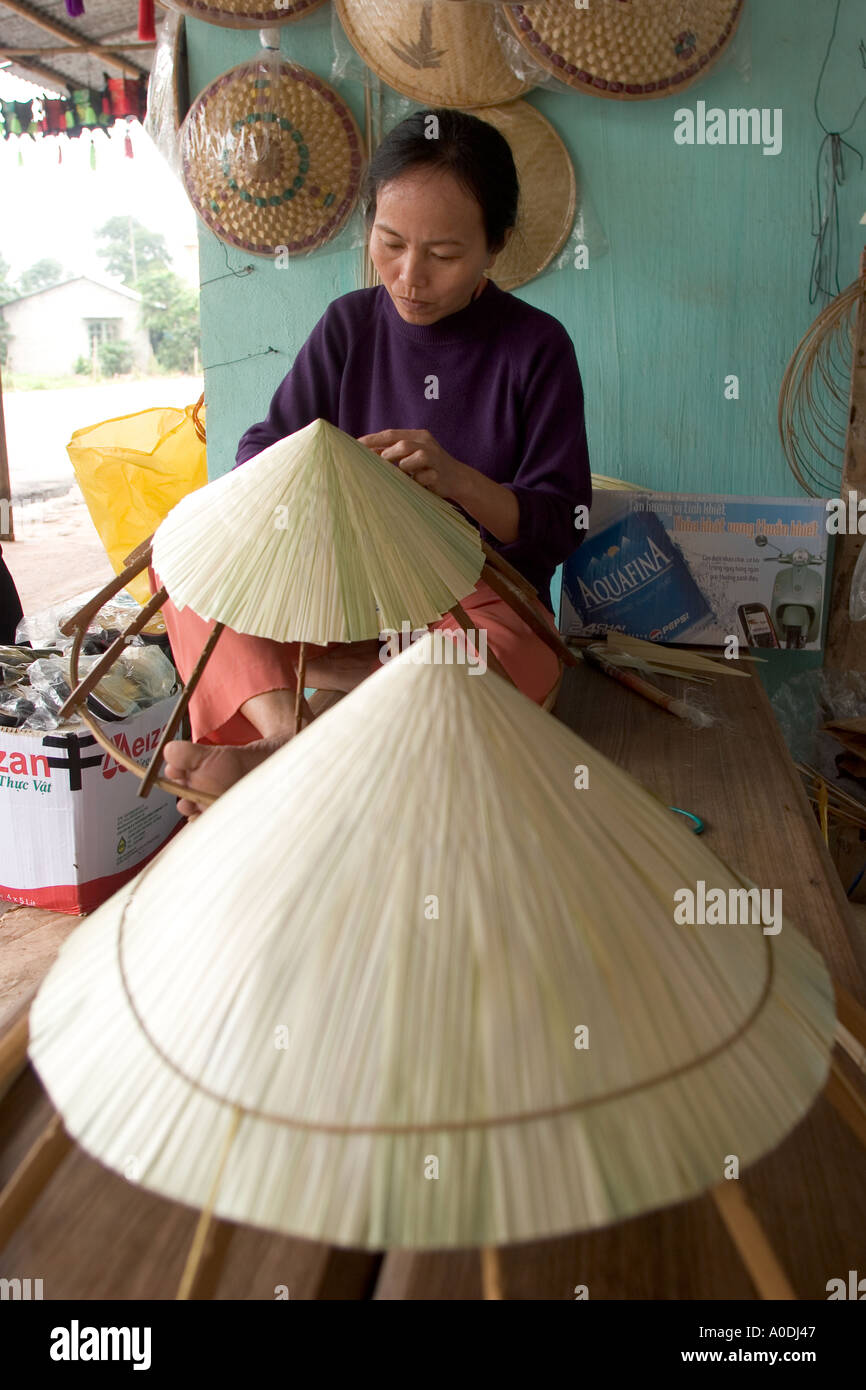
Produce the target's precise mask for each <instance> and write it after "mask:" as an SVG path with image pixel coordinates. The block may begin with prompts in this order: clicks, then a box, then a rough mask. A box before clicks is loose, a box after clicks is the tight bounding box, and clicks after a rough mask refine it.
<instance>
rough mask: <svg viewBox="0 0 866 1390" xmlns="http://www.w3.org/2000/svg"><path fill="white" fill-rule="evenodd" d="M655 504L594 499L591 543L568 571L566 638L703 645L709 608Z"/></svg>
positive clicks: (603, 495)
mask: <svg viewBox="0 0 866 1390" xmlns="http://www.w3.org/2000/svg"><path fill="white" fill-rule="evenodd" d="M650 496H651V494H637V493H634V492H605V491H601V490H598V489H597V490H596V491H595V494H594V497H593V505H592V513H591V521H592V525H591V529H590V532H589V535H588V536H587V538H586V540H585V541H584V542H583V544H582V545H581V546H580V548H579V549H578V550H577V551H575V553H574V554H573V555H572V556H571V557H570V558H569V559H568V560H566V562H565V565H564V567H563V575H562V589H563V605H562V609H563V611H562V622H561V627H562V629H563V631H564V632H565V633H566V634H571V635H574V634H576V633H578V632H579V633H583V634H589V635H593V636H594V635H597V634H601V633H604V632H624V633H628V635H629V636H631V637H643V638H645V639H647V640H649V641H652V642H684V641H685V642H688V641H700V630H701V629H702V628H705V627H706V626H707V622H708V620H712V617H713V612H712V608H711V606H710V604H709V603H708V602H707V600H706V598H705V597H704V595H703V593H702V592H701V590H700V589H699V587H698V585H697V583H696V582H695V579H694V577H693V575H692V572H691V570H690V569H689V567H688V564H687V563H686V560H685V558H684V556H683V554H682V552H681V550H680V548H679V546H678V545H677V544H676V542H675V541H674V540H673V539H672V537H671V536H670V535H669V534H668V532H667V530H666V529H665V527H664V525H663V524H662V522H661V521H660V520H659V518H658V517H657V516H656V514H655V512H653V511H651V510H649V507H650V505H651V504H650ZM641 498H645V499H646V501H645V502H644V501H641V500H639V499H641ZM569 607H570V609H571V610H572V611H571V612H569ZM687 634H688V635H687Z"/></svg>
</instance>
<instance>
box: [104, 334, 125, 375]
mask: <svg viewBox="0 0 866 1390" xmlns="http://www.w3.org/2000/svg"><path fill="white" fill-rule="evenodd" d="M132 362H133V350H132V343H127V342H126V341H125V339H123V338H113V339H110V340H109V341H108V342H107V343H100V345H99V366H100V370H101V371H102V375H103V376H121V375H122V374H123V373H124V372H129V371H132Z"/></svg>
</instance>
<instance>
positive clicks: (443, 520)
mask: <svg viewBox="0 0 866 1390" xmlns="http://www.w3.org/2000/svg"><path fill="white" fill-rule="evenodd" d="M311 472H312V473H313V474H314V475H315V476H314V477H313V478H312V479H311V477H310V474H311ZM353 475H354V476H353ZM329 479H330V483H331V491H330V493H329V492H328V487H327V483H328V480H329ZM364 493H368V494H369V495H368V496H367V499H366V501H364V500H363V494H364ZM346 497H348V498H350V499H352V501H353V503H355V504H356V505H354V506H352V507H347V506H346V501H345V499H346ZM373 499H375V500H373ZM292 504H296V505H292ZM280 506H285V507H286V511H287V513H288V516H289V517H290V518H292V523H293V526H294V528H295V532H296V536H295V540H296V541H298V542H299V543H300V541H301V540H305V541H308V540H309V539H310V537H311V536H314V538H316V539H317V541H318V540H320V539H321V538H324V539H323V540H321V543H317V544H316V546H315V547H314V549H313V550H310V549H309V548H308V549H307V550H306V551H304V550H303V549H302V550H300V551H299V550H298V549H297V547H296V546H295V545H294V544H293V539H292V537H291V536H286V537H285V538H284V533H281V532H280V531H279V530H278V529H277V527H276V526H275V525H274V511H275V508H278V507H280ZM229 512H233V513H234V515H235V518H236V523H237V530H236V532H235V533H233V531H232V529H231V528H230V527H229V526H227V525H226V515H227V513H229ZM373 517H378V518H379V522H380V524H381V523H382V522H384V523H385V529H386V531H387V534H388V542H387V545H383V546H382V547H370V546H368V547H367V552H368V554H367V555H366V556H365V555H363V554H362V551H363V549H364V547H363V544H362V542H363V535H364V530H365V527H366V525H367V523H368V522H369V521H370V520H371V518H373ZM163 533H164V535H163ZM203 538H208V543H209V544H210V545H211V549H212V552H213V554H212V560H211V563H210V564H209V565H204V564H202V563H201V560H200V558H199V559H198V560H197V559H196V556H197V547H199V549H200V547H201V544H202V543H203ZM233 548H234V550H233ZM376 550H381V554H379V555H377V554H374V553H373V552H374V551H376ZM154 551H156V558H157V559H158V561H159V566H167V570H166V572H165V573H163V568H159V566H158V568H159V574H160V580H161V587H160V588H159V590H158V592H157V593H155V594H154V595H153V596H152V598H151V599H150V601H149V603H147V604H146V605H145V607H144V608H142V610H141V612H140V613H139V614H138V616H137V617H136V618H135V619H134V621H133V622H131V623H130V624H129V626H128V627H127V628H126V630H125V631H124V632H122V633H121V634H120V635H119V636H118V637H117V638H116V639H115V641H114V642H113V643H112V644H111V646H110V647H109V648H108V650H107V651H106V652H105V653H104V654H103V655H102V657H101V658H100V659H99V660H98V661H97V662H95V663H94V665H93V666H92V667H91V669H90V670H89V672H88V674H87V675H86V676H85V677H84V678H83V679H81V680H80V679H79V670H78V665H79V659H80V655H81V647H82V643H83V641H84V638H85V635H86V632H87V628H88V625H89V623H90V622H91V621H92V619H93V618H94V616H95V615H96V614H97V613H98V612H99V610H100V609H101V608H102V606H103V605H104V604H105V603H107V602H108V600H109V599H110V598H113V597H114V595H115V594H117V593H119V592H120V590H121V589H123V588H124V587H125V586H126V585H127V584H128V583H129V581H130V580H131V579H133V578H134V577H135V576H136V575H137V574H140V573H142V571H144V570H146V569H147V567H148V565H150V563H151V560H152V559H153V558H154ZM239 552H243V554H244V555H245V556H246V557H247V559H246V563H247V568H248V570H249V571H250V573H251V574H253V573H254V574H255V575H256V579H257V585H258V587H257V590H256V595H257V597H256V598H255V599H254V601H253V602H252V603H248V604H246V605H245V606H243V607H240V608H239V607H237V606H234V601H233V585H232V583H231V582H229V583H224V582H221V581H220V576H219V573H217V572H223V571H228V572H230V573H232V574H233V573H235V570H236V567H237V557H238V554H239ZM233 555H234V562H233V564H234V567H232V566H227V563H226V562H227V561H232V560H233ZM425 555H426V565H424V564H422V561H424V559H425ZM305 558H306V564H307V566H308V567H309V566H310V565H311V564H314V563H315V564H317V565H318V570H317V571H316V572H317V574H318V576H319V583H318V585H317V586H313V588H314V592H313V597H315V590H316V588H318V589H321V590H322V592H323V593H324V592H325V591H327V592H326V598H327V602H326V604H325V607H326V613H325V615H324V617H323V615H322V614H321V613H318V615H317V616H316V617H315V619H314V621H315V622H316V623H317V624H319V623H321V622H322V621H326V622H329V623H332V624H334V625H333V626H327V625H326V626H325V627H322V626H315V627H314V628H312V629H311V628H310V627H309V626H307V622H308V620H309V617H308V615H307V616H304V614H307V610H308V606H309V599H310V588H309V586H308V585H305V584H301V586H300V587H299V588H296V589H295V591H294V598H295V602H294V603H293V604H292V605H291V606H287V605H283V604H281V605H279V606H278V608H277V610H276V611H272V612H271V613H270V614H265V615H264V618H265V619H266V620H265V621H263V609H262V605H263V602H264V598H265V596H266V594H267V583H266V582H265V583H263V582H262V577H263V576H264V580H265V581H267V579H268V577H269V576H270V577H273V576H274V575H275V574H276V575H278V583H279V585H280V589H279V591H280V593H281V594H282V593H283V586H284V585H286V584H287V583H288V582H289V579H290V577H291V566H289V569H288V570H287V569H286V560H287V559H289V560H297V561H299V562H300V563H301V564H302V565H303V564H304V559H305ZM352 569H354V577H352V576H351V575H350V574H349V573H348V572H349V570H352ZM419 571H420V582H419V578H418V575H419ZM215 573H216V583H215V584H214V582H213V576H214V574H215ZM359 575H360V576H361V578H362V579H363V583H362V582H361V579H359V577H358V576H359ZM174 578H177V581H178V589H176V588H175V586H174V583H173V580H174ZM479 578H480V579H483V580H484V582H485V583H487V584H488V585H489V586H490V588H491V589H493V590H494V592H495V593H496V594H498V595H499V597H500V598H502V599H504V600H505V602H506V603H508V604H509V605H510V606H511V607H512V608H513V609H514V611H515V612H516V613H517V614H518V616H519V617H521V618H522V619H523V621H524V622H525V623H526V624H527V625H528V626H529V627H530V629H531V630H532V631H533V633H535V635H536V636H537V637H539V638H540V639H541V640H542V641H543V642H544V643H545V644H546V645H547V646H548V647H549V648H550V649H551V650H552V651H554V652H555V653H556V655H557V656H558V658H559V661H560V673H561V670H562V667H563V666H574V665H575V664H576V660H577V658H576V657H575V656H574V654H573V653H572V652H571V651H570V650H569V648H568V647H567V645H566V643H565V641H564V639H563V638H562V637H561V636H560V634H559V632H558V631H557V630H556V628H554V627H553V626H552V625H551V624H550V623H549V621H548V620H547V619H546V618H545V617H544V616H543V615H542V614H541V613H540V612H539V611H538V608H537V607H536V605H535V604H534V603H533V599H535V597H536V595H535V590H534V589H533V588H532V586H531V585H530V584H529V583H528V582H527V581H526V580H525V579H524V578H523V576H522V575H521V574H520V573H519V572H518V571H517V570H515V569H514V568H513V567H512V566H511V565H510V564H509V563H508V561H507V560H505V559H504V558H503V557H502V556H500V555H499V554H498V553H497V552H496V551H495V550H493V548H492V547H490V546H488V545H486V544H485V543H484V542H482V541H481V538H480V536H479V535H478V532H477V531H476V530H475V528H474V527H473V526H471V525H470V524H469V523H468V522H467V521H466V519H465V518H464V517H463V516H461V514H460V513H459V512H458V511H457V509H456V508H454V507H452V506H451V504H450V503H448V502H446V501H444V500H443V499H442V498H440V497H437V496H435V495H434V494H433V493H431V492H429V491H428V490H427V489H425V488H422V487H420V486H419V484H417V483H415V482H414V480H413V479H411V478H409V477H408V476H407V475H406V474H404V473H402V472H401V471H400V470H399V469H397V468H395V467H394V465H393V464H392V463H389V462H386V461H384V460H382V459H381V458H379V456H378V455H377V454H376V453H374V451H373V450H371V449H367V448H366V447H365V446H364V445H361V444H359V443H358V442H357V440H355V439H352V438H351V437H350V436H349V435H347V434H345V433H344V432H343V431H342V430H339V429H337V428H336V426H334V425H330V424H328V422H327V421H323V420H318V421H313V422H312V424H310V425H307V426H305V427H304V429H302V430H298V431H296V433H295V434H294V435H290V436H288V438H287V439H284V440H280V441H278V442H277V444H274V445H272V446H270V448H268V449H265V450H263V451H262V453H261V454H259V455H257V456H256V457H255V458H254V459H250V460H249V461H248V462H247V463H245V464H244V465H243V468H240V469H235V470H233V471H232V472H230V473H228V474H226V475H224V476H223V477H222V478H219V479H216V480H215V481H214V482H211V483H208V484H206V485H205V487H203V488H199V489H198V490H197V491H195V492H193V493H190V494H189V495H188V496H187V497H185V498H183V499H182V501H181V502H180V503H179V504H178V505H177V506H176V507H175V508H174V509H173V510H172V511H171V512H170V513H169V515H168V517H167V518H166V519H165V521H164V522H163V523H162V525H161V526H160V527H159V528H158V530H157V532H156V533H155V536H152V537H149V538H148V539H147V540H145V541H142V543H141V544H140V545H139V546H138V547H137V548H136V549H135V550H134V551H133V552H132V554H131V555H130V556H129V557H128V560H127V564H126V566H125V568H124V569H123V570H122V571H121V573H120V574H118V575H117V576H115V578H114V579H113V580H111V581H110V582H109V583H108V584H106V585H105V587H104V588H103V589H101V590H100V591H99V593H97V594H96V595H94V597H93V598H92V599H90V600H89V601H88V602H87V603H86V604H84V606H83V607H82V608H81V609H80V610H79V612H78V613H76V614H74V615H73V617H71V618H70V619H68V621H67V622H66V623H64V624H63V626H62V631H63V632H64V634H65V635H66V636H70V637H73V639H74V640H73V644H72V649H71V652H70V684H71V686H72V687H73V689H72V693H71V694H70V696H69V698H68V699H67V701H66V702H65V704H64V705H63V707H62V709H61V710H60V716H61V718H68V717H69V716H70V715H72V714H73V713H77V714H78V715H79V716H80V718H81V719H82V720H83V721H84V723H85V724H86V725H87V727H88V729H89V730H90V732H91V733H92V734H93V736H94V737H95V738H96V739H97V741H98V742H99V743H100V744H101V746H102V747H104V748H105V749H106V750H107V751H110V752H111V754H112V756H113V757H114V758H116V759H117V760H118V761H119V762H121V763H122V764H123V766H124V767H126V768H127V770H128V771H130V772H132V773H133V774H134V775H135V776H136V777H138V778H140V779H141V786H140V787H139V795H140V796H147V795H148V793H149V792H150V789H151V787H152V786H154V785H156V786H159V787H161V788H162V789H163V790H164V791H167V792H169V793H171V795H173V796H180V797H184V796H186V795H187V794H188V792H187V789H184V788H183V787H181V786H179V785H178V784H176V783H172V782H170V781H168V780H166V779H164V778H161V777H160V776H159V770H160V767H161V764H162V761H163V756H164V750H165V746H166V744H168V743H170V742H171V740H172V739H173V738H175V737H176V735H177V732H178V730H179V729H180V727H181V722H182V720H183V718H184V715H185V714H186V711H187V708H188V706H189V701H190V699H191V698H192V695H193V694H194V692H195V689H196V687H197V685H198V683H199V681H200V680H201V678H202V676H203V674H204V672H205V670H206V668H207V664H208V662H209V660H210V658H211V656H212V654H213V651H214V648H215V647H216V644H217V642H218V641H219V637H220V634H221V633H222V631H223V629H224V628H225V627H226V626H231V627H233V628H234V629H235V630H236V631H240V632H251V631H252V632H254V633H255V634H256V635H258V636H263V637H270V638H272V639H273V640H275V641H298V642H299V643H300V648H299V659H298V666H297V687H296V694H295V730H296V732H297V731H298V730H299V729H300V728H301V727H302V725H303V724H304V723H305V722H309V721H311V720H312V718H313V713H312V711H311V709H310V707H309V705H308V704H307V702H306V700H305V699H304V693H303V692H304V685H305V678H306V646H307V644H308V643H309V642H310V641H312V640H313V639H314V638H315V641H316V642H317V643H323V642H325V643H326V642H340V641H354V640H359V639H362V638H365V637H373V636H377V635H378V634H379V631H380V629H381V628H382V625H383V624H384V628H385V629H390V630H396V631H399V630H400V629H401V627H402V623H403V621H404V620H405V619H408V620H409V622H410V625H411V626H413V627H418V626H426V625H427V624H428V623H430V622H435V621H436V620H437V619H438V618H441V617H444V616H445V614H446V613H450V614H452V615H453V617H454V618H455V620H456V621H457V623H458V624H459V626H460V627H461V628H462V630H463V632H464V633H467V634H470V635H471V631H472V629H471V624H470V620H469V618H468V616H467V614H466V612H465V610H464V608H463V607H462V604H461V603H460V599H461V598H463V597H465V596H466V595H467V594H469V593H471V592H472V590H473V589H474V587H475V584H476V583H477V581H478V579H479ZM162 581H165V582H162ZM353 590H355V591H356V592H354V593H353ZM359 593H360V594H361V596H362V598H363V599H365V600H366V606H364V604H361V605H360V606H359V598H358V594H359ZM170 595H171V597H172V599H173V600H176V601H177V602H178V604H179V605H186V604H187V603H188V604H189V606H190V607H191V609H192V611H193V612H195V613H197V614H198V615H199V616H200V617H203V618H205V619H208V620H213V621H214V627H213V629H212V631H211V633H210V635H209V636H208V639H207V641H206V643H205V645H204V647H203V649H202V652H201V655H200V656H199V659H198V661H197V662H196V664H195V667H194V668H193V670H192V672H191V674H190V677H189V680H188V681H187V683H186V686H185V688H184V690H183V691H182V693H181V694H180V696H179V698H178V701H177V704H176V705H175V708H174V710H173V711H172V714H171V716H170V718H169V720H168V722H167V724H166V726H165V728H164V729H163V731H162V734H161V736H160V740H159V743H158V745H157V747H156V748H155V750H154V752H153V755H152V757H151V760H150V762H149V764H148V765H147V767H146V768H142V767H141V766H139V764H138V763H137V762H136V761H135V760H134V759H133V758H132V757H131V756H130V755H128V754H126V753H124V751H123V750H122V749H119V748H117V747H116V746H115V744H113V743H111V742H110V740H109V739H108V736H107V734H106V732H105V730H104V728H103V727H102V725H101V724H100V723H99V722H98V720H96V719H95V718H94V717H93V715H92V714H90V712H89V711H88V709H87V704H86V701H87V697H88V695H89V694H90V693H91V691H93V690H94V689H95V688H96V686H97V685H98V684H99V682H100V680H101V679H102V678H103V677H104V676H105V674H106V672H107V671H108V670H109V669H110V668H111V667H112V666H113V664H114V662H115V661H116V660H117V659H118V657H119V656H120V654H121V653H122V652H123V650H124V648H125V647H126V646H127V645H128V643H129V642H130V641H131V640H132V639H133V638H134V637H136V636H137V635H138V634H139V633H140V632H141V631H142V630H143V629H144V628H145V627H146V626H147V624H148V623H149V622H150V621H151V620H152V618H153V617H154V615H155V614H156V613H157V612H158V611H159V609H160V608H161V607H162V606H163V604H164V603H165V601H166V599H167V598H168V597H169V596H170ZM374 597H375V599H376V603H374ZM380 602H381V605H382V610H383V611H382V612H381V613H379V614H377V612H376V608H377V605H378V604H379V603H380ZM272 607H273V605H272ZM350 608H351V611H350ZM228 620H230V621H228ZM365 623H366V624H367V625H366V626H365V625H364V624H365ZM487 663H488V665H489V666H490V667H491V669H493V670H494V671H496V672H497V673H498V674H500V675H502V676H503V677H504V678H505V679H506V680H510V678H509V677H508V675H507V673H506V672H505V670H504V668H503V667H502V666H501V664H500V663H499V661H498V660H497V659H496V657H495V655H494V654H493V653H492V652H488V654H487ZM557 692H558V683H557V684H556V685H555V686H554V689H553V690H552V691H551V692H550V696H549V697H548V701H549V703H550V704H552V703H553V700H554V699H555V696H556V693H557ZM197 799H198V800H199V801H200V802H201V803H202V804H203V805H208V804H210V803H211V802H212V801H213V799H214V798H213V797H211V796H209V795H207V794H206V793H203V792H202V793H197Z"/></svg>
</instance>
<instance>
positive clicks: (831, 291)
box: [809, 0, 866, 304]
mask: <svg viewBox="0 0 866 1390" xmlns="http://www.w3.org/2000/svg"><path fill="white" fill-rule="evenodd" d="M841 5H842V0H836V13H835V14H834V16H833V27H832V29H831V31H830V38H829V40H828V43H827V49H826V52H825V54H824V61H823V63H822V64H821V71H820V73H819V74H818V82H817V84H816V87H815V96H814V99H813V103H812V105H813V109H814V112H815V120H816V121H817V122H818V124H819V126H820V127H821V129H822V130H823V132H824V139H823V140H822V141H821V145H820V148H819V150H818V158H817V160H816V165H815V201H814V202H813V203H812V228H813V229H812V235H813V237H814V238H815V250H814V253H813V256H812V270H811V275H810V281H809V303H810V304H814V303H815V300H816V299H817V298H818V296H819V295H823V296H824V297H825V299H831V298H832V297H833V296H834V295H837V294H840V293H841V291H842V286H841V285H840V284H839V201H838V189H839V188H841V186H842V185H843V184H844V182H845V177H846V172H845V151H846V150H850V151H851V153H852V154H855V155H856V156H857V158H858V159H859V160H860V168H861V169H862V168H863V156H862V154H861V153H860V151H859V150H858V149H857V148H856V147H855V146H854V145H852V144H851V143H850V142H849V141H848V140H845V139H843V136H845V135H847V133H848V131H849V130H851V128H852V126H853V125H854V124H855V122H856V120H857V118H858V116H859V115H860V112H861V111H862V110H863V107H864V105H866V94H864V95H863V96H862V97H861V99H860V101H859V103H858V105H857V109H856V110H855V112H854V115H853V116H852V117H851V119H850V121H849V122H848V124H847V125H846V126H844V127H843V128H842V129H841V130H830V129H828V127H827V126H826V125H825V124H824V122H823V121H822V119H821V114H820V112H819V110H818V104H819V101H820V96H821V84H822V82H823V80H824V73H825V72H826V69H827V64H828V62H829V60H830V50H831V49H832V47H833V41H834V39H835V38H836V29H837V27H838V24H839V11H840V9H841ZM858 48H859V53H860V61H861V63H862V64H863V67H864V69H866V44H864V42H863V40H862V39H861V40H860V43H859V45H858Z"/></svg>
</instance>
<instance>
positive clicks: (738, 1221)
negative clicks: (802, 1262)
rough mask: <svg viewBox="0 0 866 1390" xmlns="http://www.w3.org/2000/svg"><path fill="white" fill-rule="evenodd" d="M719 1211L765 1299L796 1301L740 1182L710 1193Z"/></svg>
mask: <svg viewBox="0 0 866 1390" xmlns="http://www.w3.org/2000/svg"><path fill="white" fill-rule="evenodd" d="M711 1196H712V1198H713V1201H714V1202H715V1204H716V1210H717V1211H718V1213H719V1215H720V1216H721V1218H722V1220H723V1221H724V1223H725V1226H726V1228H727V1231H728V1235H729V1236H730V1237H731V1240H732V1241H733V1242H734V1245H735V1246H736V1247H737V1250H738V1251H739V1254H740V1258H741V1259H742V1261H743V1264H744V1265H745V1266H746V1269H747V1270H748V1272H749V1277H750V1279H751V1280H752V1283H753V1284H754V1286H755V1288H756V1289H757V1291H758V1294H759V1296H760V1297H761V1298H763V1299H796V1297H797V1295H796V1294H795V1292H794V1290H793V1288H792V1287H791V1284H790V1283H789V1281H788V1276H787V1275H786V1273H785V1271H784V1270H783V1268H782V1266H781V1264H780V1263H779V1260H778V1258H777V1257H776V1253H775V1251H774V1250H773V1247H772V1246H771V1244H770V1242H769V1240H768V1239H767V1237H766V1235H765V1233H764V1230H763V1227H762V1226H761V1224H760V1222H759V1221H758V1218H757V1216H756V1215H755V1213H754V1212H753V1211H752V1208H751V1207H750V1206H749V1204H748V1202H747V1201H746V1199H745V1197H744V1196H743V1192H742V1189H741V1187H740V1183H739V1180H738V1179H736V1178H735V1179H732V1180H731V1181H726V1182H722V1183H718V1184H717V1185H716V1186H715V1187H714V1188H713V1189H712V1191H711Z"/></svg>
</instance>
